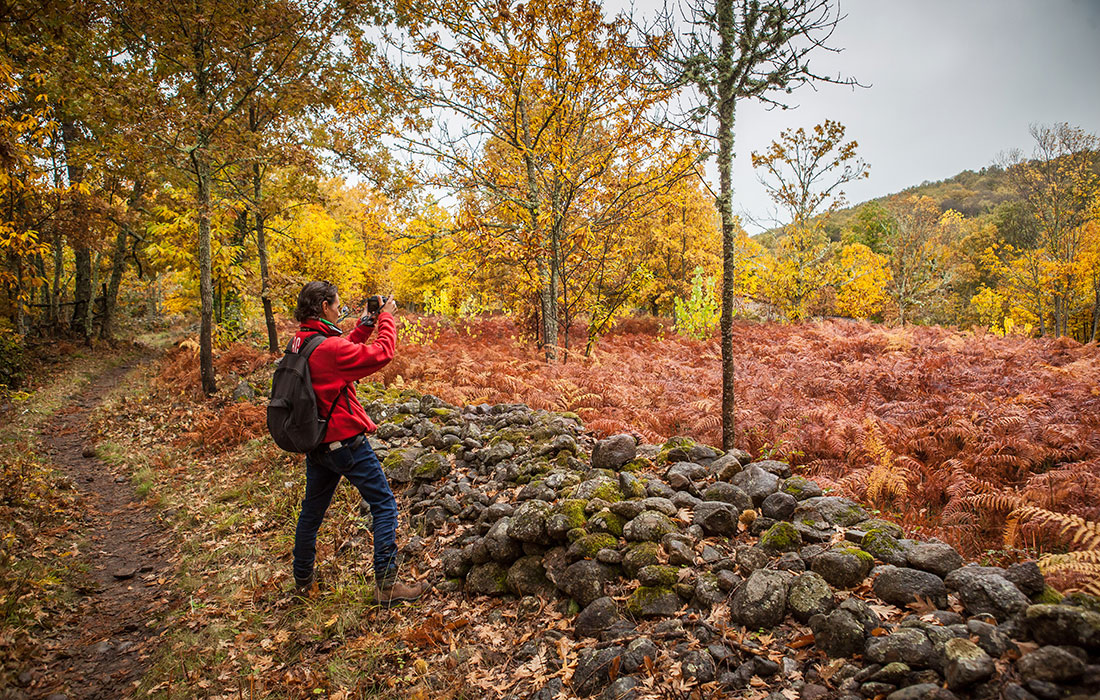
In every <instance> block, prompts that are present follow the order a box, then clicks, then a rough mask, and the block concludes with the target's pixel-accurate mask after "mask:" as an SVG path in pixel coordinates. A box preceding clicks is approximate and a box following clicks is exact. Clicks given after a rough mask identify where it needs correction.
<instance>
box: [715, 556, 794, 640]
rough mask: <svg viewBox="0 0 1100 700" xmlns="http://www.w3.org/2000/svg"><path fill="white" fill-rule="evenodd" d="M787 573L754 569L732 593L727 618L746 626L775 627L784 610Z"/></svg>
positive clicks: (754, 627)
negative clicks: (728, 616)
mask: <svg viewBox="0 0 1100 700" xmlns="http://www.w3.org/2000/svg"><path fill="white" fill-rule="evenodd" d="M790 580H791V576H790V574H787V573H785V572H780V571H769V570H766V569H758V570H756V571H754V572H752V574H750V575H749V577H748V579H747V580H746V581H745V583H744V584H742V585H741V587H740V588H739V589H738V590H737V592H736V593H735V594H734V596H733V601H732V603H731V605H730V618H731V619H732V620H734V621H736V622H737V623H738V624H741V625H744V626H745V627H748V628H749V629H758V628H762V627H763V628H766V627H775V626H776V625H778V624H779V623H780V622H782V621H783V617H784V616H785V615H786V612H787V588H788V584H789V582H790Z"/></svg>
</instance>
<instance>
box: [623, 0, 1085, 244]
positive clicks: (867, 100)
mask: <svg viewBox="0 0 1100 700" xmlns="http://www.w3.org/2000/svg"><path fill="white" fill-rule="evenodd" d="M646 4H648V5H649V6H653V5H656V4H659V3H657V2H653V0H650V2H649V3H646ZM616 5H618V3H617V2H614V1H613V0H612V1H609V2H608V4H607V7H608V9H609V10H611V9H612V8H613V7H614V6H616ZM645 7H646V5H645V4H643V3H642V2H639V4H638V6H637V9H636V11H639V12H645V11H646V9H645ZM841 9H842V11H843V12H844V13H845V14H846V15H847V17H846V18H845V19H844V20H843V21H842V22H841V24H840V26H839V27H838V29H837V32H836V34H835V35H834V38H833V42H832V43H833V45H834V46H836V47H838V48H842V49H843V51H842V52H841V53H839V54H823V55H821V56H820V57H819V58H820V59H821V60H820V61H818V62H816V68H817V70H818V71H820V72H825V73H828V74H836V73H837V72H840V73H842V74H845V75H850V76H852V77H855V78H856V79H858V80H859V81H860V82H861V83H863V84H865V85H869V86H870V87H868V88H866V89H860V88H857V89H854V90H853V89H852V88H846V87H838V86H831V85H825V86H822V87H820V88H819V89H818V90H817V91H816V92H814V91H813V90H811V89H810V88H805V87H804V88H802V89H800V90H799V91H798V92H796V93H795V94H794V95H793V96H792V97H793V103H794V104H796V105H797V108H796V109H792V110H789V111H785V112H784V111H778V110H773V111H770V112H769V111H765V110H764V109H762V108H761V107H760V106H758V105H756V104H752V103H747V102H743V103H741V106H739V107H738V113H737V124H736V137H737V157H736V160H735V163H734V168H735V174H734V187H735V193H734V206H735V209H736V210H740V211H742V212H744V213H746V214H748V215H750V216H751V217H752V218H756V219H762V220H767V219H768V218H769V214H770V212H772V211H773V210H774V208H773V207H772V206H771V204H770V202H769V200H768V198H767V196H766V194H765V193H764V190H763V188H762V187H761V186H760V184H759V183H758V182H757V180H756V177H755V174H754V173H753V172H752V165H751V161H750V159H749V154H750V153H751V152H752V151H754V150H763V149H764V148H765V147H766V146H767V145H768V143H769V142H771V141H772V140H773V139H774V138H776V137H777V136H778V135H779V132H780V131H781V130H783V129H785V128H790V127H799V126H802V127H807V128H808V127H811V126H813V125H814V124H817V123H820V122H821V121H823V120H825V119H836V120H839V121H840V122H841V123H842V124H844V125H845V126H846V127H847V129H848V131H847V134H846V136H847V137H848V138H854V139H856V140H857V141H858V142H859V145H860V149H859V152H860V154H861V155H862V157H863V159H864V160H866V161H867V162H868V163H869V164H870V166H871V175H870V177H869V178H868V179H866V180H863V181H860V182H859V183H853V184H850V185H849V186H848V199H849V201H850V202H852V203H858V202H862V201H865V200H867V199H871V198H874V197H878V196H880V195H884V194H889V193H891V192H896V191H898V190H901V189H904V188H905V187H908V186H910V185H914V184H919V183H920V182H922V181H924V180H941V179H943V178H946V177H950V176H952V175H955V174H956V173H958V172H959V171H962V170H967V169H970V170H977V169H979V168H981V167H983V166H986V165H989V164H990V163H992V162H993V161H994V160H995V159H996V158H997V156H998V154H1000V153H1001V152H1003V151H1006V150H1009V149H1012V148H1021V149H1024V150H1025V151H1030V142H1029V141H1030V137H1029V135H1028V125H1029V124H1031V123H1034V122H1038V123H1047V124H1051V123H1055V122H1060V121H1066V122H1069V123H1071V124H1074V125H1077V126H1081V127H1083V128H1085V129H1086V130H1088V131H1090V132H1093V133H1100V0H981V1H978V0H970V1H966V0H919V1H918V0H905V1H902V0H843V1H842V3H841ZM745 224H746V228H747V229H748V230H749V232H750V233H756V232H757V231H758V230H759V227H756V226H753V225H751V224H750V223H749V222H748V221H746V222H745Z"/></svg>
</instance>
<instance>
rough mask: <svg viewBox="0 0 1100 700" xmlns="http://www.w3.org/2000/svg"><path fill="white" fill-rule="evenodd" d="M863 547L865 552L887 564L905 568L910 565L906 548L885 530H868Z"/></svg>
mask: <svg viewBox="0 0 1100 700" xmlns="http://www.w3.org/2000/svg"><path fill="white" fill-rule="evenodd" d="M861 546H862V547H863V551H865V552H867V553H868V554H870V555H871V556H873V557H874V558H875V559H878V560H879V561H881V562H884V563H886V564H893V565H894V566H905V565H906V564H908V563H909V560H908V558H907V557H906V556H905V547H903V546H902V545H901V543H900V542H899V541H898V540H897V538H895V537H894V536H893V535H891V534H890V533H889V532H887V531H886V530H885V529H881V528H873V529H871V530H868V531H867V533H866V534H865V535H864V536H863V543H862V545H861Z"/></svg>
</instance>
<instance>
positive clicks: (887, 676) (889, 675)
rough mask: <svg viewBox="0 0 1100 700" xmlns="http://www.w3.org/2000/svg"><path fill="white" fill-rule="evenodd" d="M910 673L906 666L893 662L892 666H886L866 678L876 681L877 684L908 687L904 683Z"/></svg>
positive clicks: (910, 670)
mask: <svg viewBox="0 0 1100 700" xmlns="http://www.w3.org/2000/svg"><path fill="white" fill-rule="evenodd" d="M871 668H875V666H872V667H871ZM911 672H912V669H910V668H909V665H908V664H903V663H902V662H900V661H895V662H894V663H892V664H886V665H885V666H883V667H882V668H880V669H878V670H877V671H875V672H874V673H872V674H871V675H869V676H868V677H867V680H869V681H876V682H878V683H890V684H891V685H908V684H907V683H905V682H904V681H905V680H906V678H908V676H909V675H910V673H911Z"/></svg>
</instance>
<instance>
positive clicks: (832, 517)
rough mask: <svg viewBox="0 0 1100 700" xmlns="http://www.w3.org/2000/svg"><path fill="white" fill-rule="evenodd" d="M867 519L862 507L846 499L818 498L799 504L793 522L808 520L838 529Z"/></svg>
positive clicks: (833, 497) (834, 497) (836, 497)
mask: <svg viewBox="0 0 1100 700" xmlns="http://www.w3.org/2000/svg"><path fill="white" fill-rule="evenodd" d="M867 517H868V515H867V511H865V510H864V509H863V507H862V506H860V505H859V504H857V503H855V502H854V501H851V500H849V499H847V498H840V497H838V496H818V497H816V498H808V499H806V500H804V501H801V502H799V504H798V507H797V508H795V511H794V520H796V521H801V520H803V519H808V520H812V521H820V522H824V523H827V524H829V525H835V526H838V527H851V526H853V525H858V524H859V523H861V522H863V521H864V520H866V519H867Z"/></svg>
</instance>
